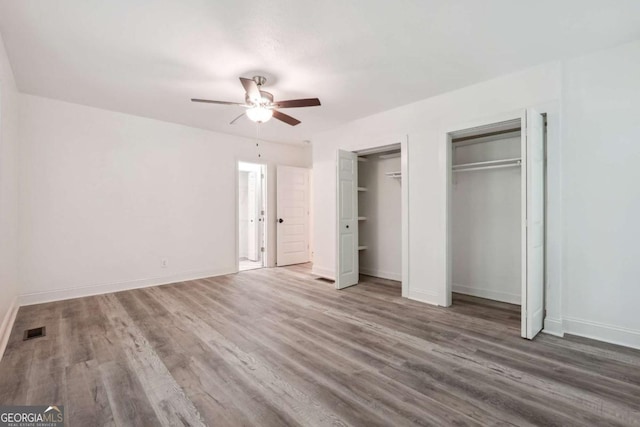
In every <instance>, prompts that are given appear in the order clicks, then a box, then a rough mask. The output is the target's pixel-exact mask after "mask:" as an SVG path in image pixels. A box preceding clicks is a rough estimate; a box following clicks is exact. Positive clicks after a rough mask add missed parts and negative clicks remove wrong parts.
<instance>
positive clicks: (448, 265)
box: [438, 109, 526, 307]
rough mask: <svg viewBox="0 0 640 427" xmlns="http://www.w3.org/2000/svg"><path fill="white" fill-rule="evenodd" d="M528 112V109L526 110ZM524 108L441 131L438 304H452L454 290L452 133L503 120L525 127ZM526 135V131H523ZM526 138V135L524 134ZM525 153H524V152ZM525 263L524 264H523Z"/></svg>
mask: <svg viewBox="0 0 640 427" xmlns="http://www.w3.org/2000/svg"><path fill="white" fill-rule="evenodd" d="M525 112H526V110H525ZM523 114H524V113H523V110H522V109H518V110H514V111H510V112H505V113H501V114H496V115H493V116H491V117H484V118H481V119H477V120H473V121H468V122H465V123H460V124H457V125H453V126H450V127H448V128H445V129H444V131H443V132H442V133H441V135H442V139H441V143H442V144H443V145H442V146H441V147H442V153H443V154H444V155H443V160H444V168H443V172H444V174H445V177H444V182H445V185H446V189H445V191H444V200H443V203H442V206H443V209H442V211H441V215H442V222H443V224H445V227H444V232H445V235H444V236H443V237H444V238H443V241H444V242H445V250H444V260H443V261H444V263H445V274H444V283H443V284H442V285H441V286H440V290H441V292H440V300H439V302H438V305H441V306H443V307H449V306H450V305H451V292H452V290H453V254H452V247H453V245H452V243H451V239H452V237H451V234H452V230H451V223H452V221H451V215H452V206H451V203H452V198H453V196H452V186H453V185H452V165H453V159H452V145H451V139H452V138H451V135H452V134H454V133H456V132H460V131H464V130H467V129H474V128H478V127H486V126H492V125H495V124H499V123H502V122H509V121H516V120H520V123H521V129H524V121H523ZM523 135H524V132H523ZM523 138H524V136H523ZM522 154H524V153H522ZM523 265H524V264H523Z"/></svg>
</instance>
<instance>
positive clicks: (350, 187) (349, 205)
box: [336, 150, 359, 289]
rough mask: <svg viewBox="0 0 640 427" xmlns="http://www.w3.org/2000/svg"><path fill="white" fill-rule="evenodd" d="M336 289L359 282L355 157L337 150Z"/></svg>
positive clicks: (356, 161)
mask: <svg viewBox="0 0 640 427" xmlns="http://www.w3.org/2000/svg"><path fill="white" fill-rule="evenodd" d="M337 164H338V171H337V173H338V175H337V183H338V188H337V193H338V200H337V214H338V218H337V226H338V230H337V243H338V244H337V254H336V259H337V264H338V265H337V266H336V272H337V273H336V288H337V289H343V288H346V287H347V286H352V285H356V284H357V283H358V276H359V268H358V156H357V155H356V154H355V153H352V152H349V151H342V150H338V159H337Z"/></svg>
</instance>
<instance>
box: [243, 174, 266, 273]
mask: <svg viewBox="0 0 640 427" xmlns="http://www.w3.org/2000/svg"><path fill="white" fill-rule="evenodd" d="M265 174H266V166H265V165H262V164H256V163H246V162H238V206H237V209H238V210H237V221H238V222H237V224H238V245H237V248H238V254H237V256H238V271H246V270H254V269H257V268H263V267H265V262H266V252H265V251H266V249H265V248H266V244H265V232H266V231H265V223H266V221H265V219H266V212H267V210H266V188H265V187H266V186H265Z"/></svg>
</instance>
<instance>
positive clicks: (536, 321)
mask: <svg viewBox="0 0 640 427" xmlns="http://www.w3.org/2000/svg"><path fill="white" fill-rule="evenodd" d="M525 126H526V131H525V132H523V133H522V134H523V146H522V157H523V162H522V165H523V170H522V180H523V192H522V194H523V196H522V197H523V209H522V213H523V239H522V240H523V241H522V253H523V263H522V266H523V268H522V284H523V285H522V336H523V337H524V338H528V339H532V338H533V337H535V336H536V335H537V334H538V332H540V331H541V330H542V326H543V321H544V211H545V209H544V202H545V197H544V195H545V182H544V179H545V159H544V157H545V147H544V118H543V117H542V115H541V114H540V113H538V112H537V111H535V110H527V112H526V118H525Z"/></svg>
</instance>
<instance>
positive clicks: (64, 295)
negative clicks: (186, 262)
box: [19, 267, 236, 306]
mask: <svg viewBox="0 0 640 427" xmlns="http://www.w3.org/2000/svg"><path fill="white" fill-rule="evenodd" d="M233 273H236V269H235V267H228V268H224V269H214V270H204V271H189V272H184V273H179V274H175V275H171V276H161V277H151V278H147V279H137V280H130V281H125V282H117V283H106V284H100V285H91V286H83V287H77V288H68V289H56V290H52V291H45V292H35V293H31V294H22V295H20V296H19V303H20V305H21V306H23V305H33V304H42V303H45V302H52V301H62V300H67V299H73V298H82V297H88V296H92V295H101V294H108V293H111V292H119V291H127V290H130V289H139V288H148V287H150V286H159V285H167V284H169V283H176V282H183V281H187V280H196V279H204V278H206V277H214V276H223V275H225V274H233Z"/></svg>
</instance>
